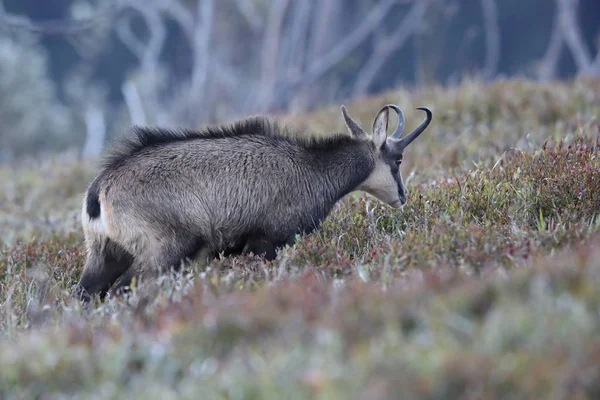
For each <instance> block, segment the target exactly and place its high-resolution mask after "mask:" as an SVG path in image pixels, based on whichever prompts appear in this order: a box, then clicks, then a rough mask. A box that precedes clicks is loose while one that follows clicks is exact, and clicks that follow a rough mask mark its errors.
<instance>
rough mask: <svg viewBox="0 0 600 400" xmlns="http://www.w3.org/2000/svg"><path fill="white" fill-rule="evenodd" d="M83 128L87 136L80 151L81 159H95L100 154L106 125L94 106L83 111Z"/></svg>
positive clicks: (100, 112) (102, 115)
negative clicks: (84, 127)
mask: <svg viewBox="0 0 600 400" xmlns="http://www.w3.org/2000/svg"><path fill="white" fill-rule="evenodd" d="M85 126H86V135H87V136H86V140H85V144H84V146H83V149H82V150H81V158H82V159H91V158H96V157H98V156H99V155H100V154H101V152H102V146H103V145H104V137H105V136H106V123H105V121H104V114H103V113H102V110H101V109H100V108H98V107H94V106H90V107H88V108H87V110H86V111H85Z"/></svg>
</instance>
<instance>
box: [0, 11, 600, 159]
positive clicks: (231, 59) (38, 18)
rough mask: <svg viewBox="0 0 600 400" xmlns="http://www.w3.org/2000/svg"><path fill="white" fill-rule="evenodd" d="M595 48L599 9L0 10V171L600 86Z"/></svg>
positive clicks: (599, 45) (599, 55) (599, 59)
mask: <svg viewBox="0 0 600 400" xmlns="http://www.w3.org/2000/svg"><path fill="white" fill-rule="evenodd" d="M599 49H600V7H599V4H598V0H302V1H300V0H296V1H291V0H271V1H268V0H219V1H217V0H96V1H92V0H86V1H84V0H44V1H41V0H3V1H2V0H0V123H1V129H0V161H11V160H14V159H16V158H17V157H21V156H23V155H34V154H36V153H38V152H40V151H64V150H66V149H71V150H74V151H75V152H76V153H77V154H78V155H79V156H81V157H84V158H88V157H95V156H97V155H98V154H99V153H100V152H101V150H102V147H103V145H104V144H105V143H106V141H107V140H109V139H111V138H112V137H114V136H116V135H119V134H122V133H123V132H124V131H125V130H126V129H127V127H128V126H130V125H131V124H152V125H162V126H179V127H198V126H200V125H202V124H209V123H215V122H221V121H231V120H233V119H235V118H238V117H243V116H245V115H248V114H256V113H272V114H280V113H285V112H306V111H311V110H314V109H316V108H318V107H319V106H320V105H323V104H327V103H332V102H335V103H341V102H347V101H348V100H349V99H351V98H354V97H357V96H365V95H369V94H374V93H378V92H381V91H386V90H391V89H394V88H397V87H399V86H403V87H409V88H410V87H418V86H423V85H431V84H441V85H445V86H450V85H456V84H458V83H460V81H461V80H463V79H482V80H494V79H499V78H507V77H524V78H529V79H535V80H552V79H570V78H572V77H574V76H576V75H579V74H589V75H600V53H599Z"/></svg>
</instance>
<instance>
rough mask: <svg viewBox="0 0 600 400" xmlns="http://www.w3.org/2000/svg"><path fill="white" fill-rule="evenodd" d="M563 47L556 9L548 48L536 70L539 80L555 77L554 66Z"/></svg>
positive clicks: (558, 12) (558, 13)
mask: <svg viewBox="0 0 600 400" xmlns="http://www.w3.org/2000/svg"><path fill="white" fill-rule="evenodd" d="M563 45H564V38H563V31H562V28H561V23H560V11H559V10H558V9H557V11H556V14H555V16H554V22H553V26H552V33H551V35H550V41H549V42H548V48H547V49H546V54H544V58H542V61H541V62H540V66H539V69H538V78H539V79H541V80H545V81H546V80H550V79H553V78H554V76H555V75H556V66H557V64H558V60H559V59H560V54H561V52H562V49H563Z"/></svg>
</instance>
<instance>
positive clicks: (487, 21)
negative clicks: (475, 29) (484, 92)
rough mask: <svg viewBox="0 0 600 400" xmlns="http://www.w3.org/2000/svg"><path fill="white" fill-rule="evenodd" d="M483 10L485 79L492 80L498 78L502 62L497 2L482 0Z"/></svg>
mask: <svg viewBox="0 0 600 400" xmlns="http://www.w3.org/2000/svg"><path fill="white" fill-rule="evenodd" d="M481 8H482V10H483V26H484V29H485V44H486V54H485V65H484V67H483V77H484V79H487V80H490V79H493V78H494V77H495V76H496V73H497V71H498V63H499V62H500V26H499V24H498V6H497V5H496V1H495V0H481Z"/></svg>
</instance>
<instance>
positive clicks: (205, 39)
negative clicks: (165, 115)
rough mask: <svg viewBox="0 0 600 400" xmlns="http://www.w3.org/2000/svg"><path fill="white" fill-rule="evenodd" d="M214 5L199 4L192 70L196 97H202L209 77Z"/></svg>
mask: <svg viewBox="0 0 600 400" xmlns="http://www.w3.org/2000/svg"><path fill="white" fill-rule="evenodd" d="M213 12H214V4H213V0H204V1H202V4H201V5H200V4H198V11H197V14H198V17H197V20H198V21H199V23H198V25H197V26H196V29H195V33H194V42H193V43H192V48H193V52H194V67H193V70H192V85H191V90H192V93H193V94H194V95H197V96H199V95H201V94H202V93H203V91H204V86H205V85H206V80H207V77H208V63H209V61H210V57H209V54H210V41H211V32H212V20H213Z"/></svg>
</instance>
